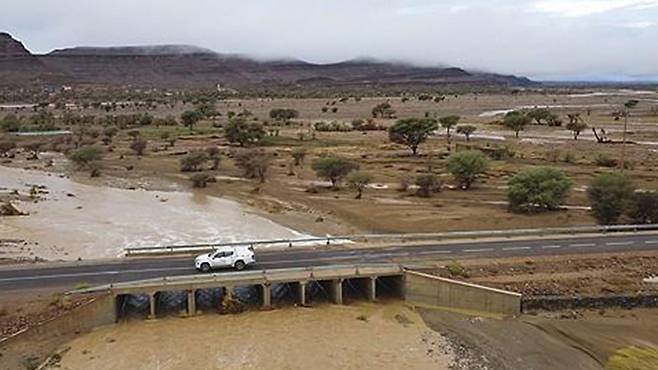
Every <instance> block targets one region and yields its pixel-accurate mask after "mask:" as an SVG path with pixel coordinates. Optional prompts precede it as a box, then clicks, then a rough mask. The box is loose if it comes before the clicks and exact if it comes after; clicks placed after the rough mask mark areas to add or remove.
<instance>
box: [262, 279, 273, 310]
mask: <svg viewBox="0 0 658 370" xmlns="http://www.w3.org/2000/svg"><path fill="white" fill-rule="evenodd" d="M261 287H262V292H263V301H262V302H263V309H266V310H269V309H270V308H272V284H269V283H268V284H261Z"/></svg>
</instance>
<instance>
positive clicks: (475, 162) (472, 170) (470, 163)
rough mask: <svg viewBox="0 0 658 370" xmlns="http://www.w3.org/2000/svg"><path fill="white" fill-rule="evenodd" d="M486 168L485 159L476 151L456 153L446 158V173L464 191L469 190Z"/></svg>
mask: <svg viewBox="0 0 658 370" xmlns="http://www.w3.org/2000/svg"><path fill="white" fill-rule="evenodd" d="M488 167H489V161H488V160H487V157H485V155H484V154H482V152H480V151H477V150H467V151H463V152H457V153H455V154H453V155H451V156H450V157H449V158H448V171H449V172H450V173H451V174H452V175H453V176H454V177H455V179H456V180H457V182H458V183H459V186H460V187H461V188H462V189H464V190H466V189H468V188H470V187H471V185H472V184H473V182H475V180H476V179H477V177H478V176H479V175H480V174H482V173H484V172H485V171H486V170H487V168H488Z"/></svg>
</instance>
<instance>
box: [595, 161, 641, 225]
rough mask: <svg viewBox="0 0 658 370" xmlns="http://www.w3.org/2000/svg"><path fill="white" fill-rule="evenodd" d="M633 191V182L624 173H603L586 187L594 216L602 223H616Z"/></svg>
mask: <svg viewBox="0 0 658 370" xmlns="http://www.w3.org/2000/svg"><path fill="white" fill-rule="evenodd" d="M634 192H635V187H634V186H633V183H632V182H631V181H630V180H629V179H628V178H627V177H626V176H624V175H622V174H618V173H604V174H601V175H599V176H597V177H596V178H595V179H594V180H593V181H592V183H591V184H590V185H589V187H588V188H587V196H588V198H589V201H590V205H591V207H592V213H593V214H594V217H595V218H596V220H597V221H598V222H599V224H602V225H610V224H613V223H616V222H617V221H618V220H619V218H620V217H621V215H622V214H623V213H624V211H625V210H626V207H627V205H628V203H629V201H630V199H631V197H632V196H633V193H634Z"/></svg>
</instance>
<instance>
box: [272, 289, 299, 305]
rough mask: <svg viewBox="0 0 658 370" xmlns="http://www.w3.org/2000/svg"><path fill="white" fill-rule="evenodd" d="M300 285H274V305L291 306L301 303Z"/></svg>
mask: <svg viewBox="0 0 658 370" xmlns="http://www.w3.org/2000/svg"><path fill="white" fill-rule="evenodd" d="M299 289H300V288H299V283H280V284H272V305H273V306H290V305H294V304H298V303H299Z"/></svg>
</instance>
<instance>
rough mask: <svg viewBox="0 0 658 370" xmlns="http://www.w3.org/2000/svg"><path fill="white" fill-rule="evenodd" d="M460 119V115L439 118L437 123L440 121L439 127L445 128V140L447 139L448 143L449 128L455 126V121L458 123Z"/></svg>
mask: <svg viewBox="0 0 658 370" xmlns="http://www.w3.org/2000/svg"><path fill="white" fill-rule="evenodd" d="M460 119H461V117H459V116H445V117H441V118H439V123H441V127H443V128H444V129H446V140H448V145H450V129H451V128H453V127H454V126H456V125H457V123H459V120H460Z"/></svg>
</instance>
